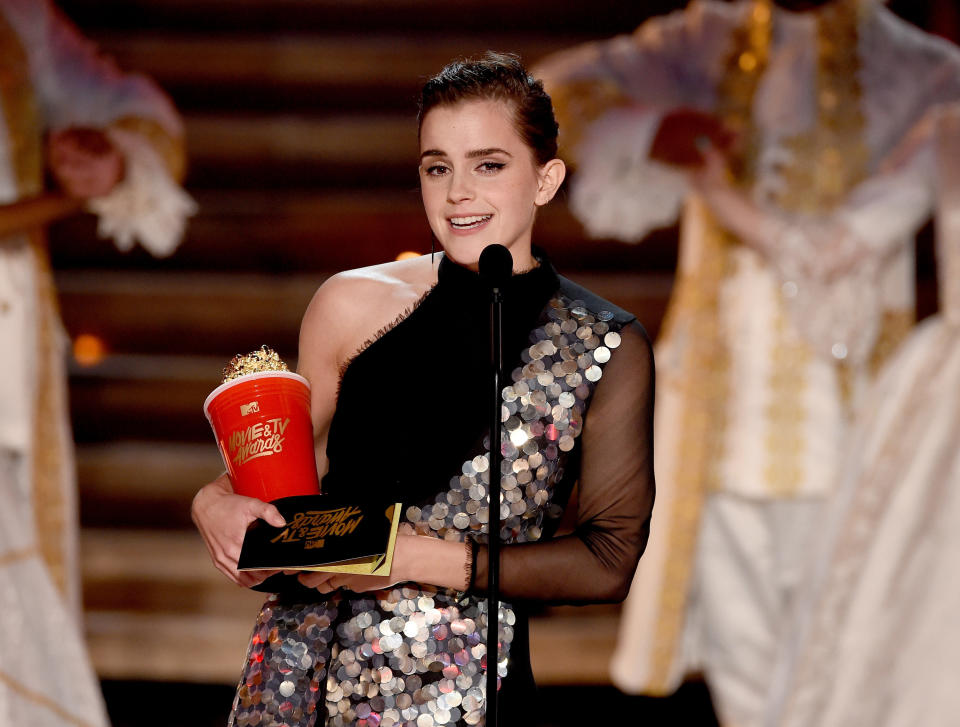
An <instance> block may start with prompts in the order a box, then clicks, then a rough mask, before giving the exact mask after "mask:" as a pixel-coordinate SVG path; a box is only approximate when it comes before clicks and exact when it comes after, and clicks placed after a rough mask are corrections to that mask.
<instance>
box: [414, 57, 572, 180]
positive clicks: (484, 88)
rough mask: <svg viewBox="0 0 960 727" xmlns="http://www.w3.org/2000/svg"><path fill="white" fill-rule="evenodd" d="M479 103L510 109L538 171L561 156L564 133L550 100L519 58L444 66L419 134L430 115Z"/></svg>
mask: <svg viewBox="0 0 960 727" xmlns="http://www.w3.org/2000/svg"><path fill="white" fill-rule="evenodd" d="M476 100H491V101H502V102H504V103H507V104H509V106H510V109H511V111H512V112H513V122H514V125H515V126H516V129H517V133H519V135H520V138H521V139H523V141H524V143H526V145H527V146H528V147H529V148H530V150H531V151H532V152H533V157H534V159H535V160H536V163H537V166H543V165H544V164H546V163H547V162H548V161H550V160H551V159H553V158H555V157H556V156H557V131H558V128H559V127H558V125H557V120H556V118H555V117H554V115H553V105H552V104H551V102H550V96H549V95H547V93H546V91H544V90H543V83H541V82H540V81H537V80H535V79H534V78H533V77H532V76H530V74H528V73H527V69H526V68H524V67H523V64H522V63H521V62H520V58H519V56H517V55H515V54H513V53H496V52H494V51H487V52H486V53H484V54H483V56H482V57H481V58H471V59H461V60H456V61H453V62H452V63H448V64H447V65H446V66H444V68H443V70H441V71H440V72H439V73H438V74H437V75H435V76H434V77H433V78H431V79H430V80H428V81H427V82H426V83H425V84H424V86H423V90H422V91H421V94H420V109H419V113H418V114H417V122H418V133H419V128H420V126H422V125H423V119H424V117H425V116H426V115H427V112H428V111H430V109H432V108H434V107H436V106H452V105H454V104H457V103H460V102H462V101H476Z"/></svg>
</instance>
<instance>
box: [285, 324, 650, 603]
mask: <svg viewBox="0 0 960 727" xmlns="http://www.w3.org/2000/svg"><path fill="white" fill-rule="evenodd" d="M653 398H654V367H653V352H652V348H651V346H650V342H649V340H648V339H647V336H646V334H645V333H644V331H643V329H642V328H641V327H640V325H639V324H636V323H634V324H632V325H631V326H628V327H627V328H626V329H625V330H624V331H623V342H622V344H621V346H620V348H619V349H618V350H617V351H616V352H615V355H614V357H613V358H612V359H611V361H610V363H608V364H607V365H606V367H605V368H604V372H603V379H602V380H601V381H600V383H599V384H598V387H597V390H596V393H595V395H594V398H593V401H592V402H591V405H590V410H589V412H588V415H587V418H586V420H585V426H584V430H583V434H582V435H581V437H582V441H581V446H582V447H583V452H582V455H583V456H582V466H581V471H580V478H579V504H578V512H577V525H576V528H575V529H574V532H573V533H571V534H569V535H564V536H561V537H558V538H555V539H553V540H550V541H547V542H542V543H524V544H513V545H505V546H504V547H503V548H502V549H501V555H500V559H501V560H500V562H501V576H500V582H501V594H502V596H503V597H504V598H506V599H511V598H514V599H533V600H545V601H552V602H564V603H586V602H599V601H619V600H622V599H623V598H624V597H625V596H626V594H627V591H628V590H629V587H630V582H631V580H632V578H633V573H634V570H635V569H636V565H637V561H638V560H639V558H640V555H641V553H642V552H643V549H644V547H645V546H646V542H647V537H648V535H649V529H650V514H651V510H652V507H653V496H654V476H653ZM469 552H470V551H469V549H468V548H466V547H465V545H464V544H463V543H461V542H456V541H447V540H440V539H437V538H431V537H425V536H418V535H410V534H408V535H401V536H399V537H398V541H397V550H396V552H395V554H394V567H393V572H392V573H391V575H390V577H389V578H373V577H370V576H348V575H340V574H337V575H332V574H323V573H310V574H303V575H301V576H300V580H301V582H303V583H304V584H305V585H308V586H312V587H316V588H317V589H318V590H319V591H321V592H328V591H331V590H333V589H335V588H341V587H344V588H349V589H350V590H353V591H358V592H362V591H367V590H376V589H379V588H386V587H388V586H390V585H392V584H394V583H400V582H406V581H413V582H417V583H428V584H431V585H435V586H441V587H446V588H455V589H457V590H463V589H465V588H466V586H467V580H468V578H469V572H470V571H469V564H468V563H467V557H468V554H469ZM487 564H488V561H487V551H486V547H484V546H479V547H478V548H477V558H476V561H475V562H474V563H473V564H472V567H473V570H474V573H473V579H472V580H473V583H474V586H475V589H476V590H477V591H480V592H482V591H483V590H484V588H485V584H486V580H487Z"/></svg>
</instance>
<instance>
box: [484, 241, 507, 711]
mask: <svg viewBox="0 0 960 727" xmlns="http://www.w3.org/2000/svg"><path fill="white" fill-rule="evenodd" d="M477 267H478V270H479V273H480V277H481V278H482V279H483V280H484V281H485V282H486V284H487V285H488V286H489V288H490V368H491V369H492V372H491V373H492V376H491V382H492V388H491V389H490V409H489V415H490V469H489V472H490V477H489V480H490V484H489V486H488V488H487V492H488V495H489V499H488V500H487V503H488V504H487V511H488V513H489V515H488V517H487V553H488V558H487V710H486V712H487V714H486V724H487V727H497V681H498V679H497V662H498V661H499V659H500V638H499V637H500V479H501V478H502V477H503V473H502V472H501V471H500V468H501V465H502V462H503V452H502V450H501V449H500V447H501V441H500V412H501V406H502V405H501V403H500V378H501V376H502V375H503V288H504V286H505V285H506V283H507V281H508V280H509V279H510V275H511V273H512V272H513V257H512V256H511V254H510V250H508V249H507V248H506V247H504V246H503V245H496V244H493V245H487V246H486V247H485V248H484V249H483V252H481V253H480V260H479V263H478V266H477Z"/></svg>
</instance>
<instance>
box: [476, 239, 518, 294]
mask: <svg viewBox="0 0 960 727" xmlns="http://www.w3.org/2000/svg"><path fill="white" fill-rule="evenodd" d="M477 269H478V271H479V272H480V279H481V280H482V281H483V282H484V283H486V284H487V286H488V287H490V288H501V287H503V285H504V284H506V282H507V281H508V280H509V279H510V276H511V275H512V274H513V255H511V254H510V251H509V250H508V249H507V248H506V247H504V246H503V245H497V244H494V245H487V246H486V247H485V248H483V252H481V253H480V260H479V261H478V263H477Z"/></svg>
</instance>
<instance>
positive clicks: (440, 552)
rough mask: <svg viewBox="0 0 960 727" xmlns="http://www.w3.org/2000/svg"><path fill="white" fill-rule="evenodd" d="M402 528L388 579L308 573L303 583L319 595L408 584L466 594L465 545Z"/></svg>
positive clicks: (301, 580)
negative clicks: (412, 583) (341, 590)
mask: <svg viewBox="0 0 960 727" xmlns="http://www.w3.org/2000/svg"><path fill="white" fill-rule="evenodd" d="M400 527H401V529H400V532H399V534H398V535H397V544H396V547H395V548H394V551H393V564H392V566H391V568H390V575H389V576H363V575H353V574H348V573H315V572H307V573H301V574H300V576H299V579H300V582H301V583H302V584H303V585H305V586H307V587H308V588H316V589H317V590H318V591H319V592H320V593H330V592H332V591H335V590H337V589H338V588H345V589H347V590H350V591H353V592H354V593H366V592H367V591H379V590H382V589H384V588H389V587H390V586H393V585H395V584H397V583H407V582H414V583H424V584H429V585H432V586H438V587H440V588H455V589H456V590H459V591H463V590H466V588H467V584H466V583H465V581H466V573H467V571H466V569H465V564H466V558H467V550H466V548H465V546H464V544H463V543H461V542H458V541H450V540H441V539H439V538H430V537H426V536H422V535H414V533H413V528H412V527H410V525H409V524H408V523H404V524H403V525H401V526H400Z"/></svg>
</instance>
